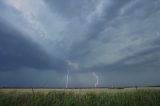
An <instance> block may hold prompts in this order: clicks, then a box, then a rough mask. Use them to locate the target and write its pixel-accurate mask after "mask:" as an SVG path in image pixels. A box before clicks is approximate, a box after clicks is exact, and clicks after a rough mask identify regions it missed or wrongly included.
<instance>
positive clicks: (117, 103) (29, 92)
mask: <svg viewBox="0 0 160 106" xmlns="http://www.w3.org/2000/svg"><path fill="white" fill-rule="evenodd" d="M0 106H160V89H159V88H156V87H153V88H145V87H144V88H138V89H136V88H124V89H107V88H101V89H0Z"/></svg>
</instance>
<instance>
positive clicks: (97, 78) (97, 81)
mask: <svg viewBox="0 0 160 106" xmlns="http://www.w3.org/2000/svg"><path fill="white" fill-rule="evenodd" d="M92 75H93V76H94V77H95V78H96V82H95V84H94V87H95V88H96V87H97V85H98V83H99V76H98V75H97V74H96V73H95V72H92Z"/></svg>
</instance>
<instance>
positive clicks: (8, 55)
mask: <svg viewBox="0 0 160 106" xmlns="http://www.w3.org/2000/svg"><path fill="white" fill-rule="evenodd" d="M159 5H160V0H153V1H150V0H141V1H139V0H121V1H119V0H88V1H87V0H80V1H78V0H67V1H65V0H34V1H33V0H23V1H22V0H1V1H0V13H1V14H0V72H1V73H2V74H0V76H1V75H3V76H6V78H7V77H9V76H7V75H8V74H7V73H19V74H17V75H18V76H21V75H22V74H20V72H23V71H24V70H25V72H26V71H27V70H28V71H27V72H26V73H28V75H31V74H34V73H39V74H40V75H39V76H38V75H37V76H36V78H37V79H40V78H41V77H42V76H41V75H42V74H41V73H43V74H44V75H45V73H46V76H49V73H52V74H53V79H55V81H53V82H55V83H54V84H53V85H52V84H51V83H50V82H51V81H52V80H49V79H47V78H46V77H45V78H44V80H46V79H47V81H46V83H47V82H48V83H49V86H63V85H64V86H65V84H64V83H65V79H66V73H67V70H68V69H69V70H70V71H71V75H70V78H69V81H70V86H92V85H93V86H94V82H95V81H94V80H95V78H94V77H93V76H92V73H93V72H94V73H96V74H97V75H99V79H100V81H99V86H111V85H112V84H113V83H114V81H115V82H116V81H117V80H118V84H117V85H119V86H123V85H132V84H135V85H136V84H139V85H147V84H148V85H156V84H159V83H158V81H160V78H158V76H157V74H158V73H159V69H160V67H159V64H160V43H159V42H160V21H159V18H160V7H159ZM31 70H33V71H31ZM19 71H20V72H19ZM133 73H134V74H133ZM144 73H146V75H144ZM117 74H119V75H120V76H119V77H118V76H117ZM124 76H132V77H127V78H126V80H127V81H124V80H125V79H123V77H124ZM146 76H148V78H149V79H148V80H147V77H146ZM15 77H16V75H15V74H13V76H12V78H10V79H9V80H12V79H14V78H15ZM116 77H117V79H116ZM6 78H5V77H3V78H0V84H1V85H3V84H4V81H5V80H6ZM108 78H113V79H108ZM134 78H136V79H139V81H136V80H134ZM32 79H33V80H34V81H35V78H32ZM56 79H61V81H60V83H58V82H57V83H56V81H57V80H56ZM36 81H37V80H36ZM36 81H35V82H36ZM8 82H9V81H8ZM22 82H25V81H22ZM22 82H19V83H22ZM42 82H43V81H42ZM124 82H125V83H124ZM6 83H7V80H6ZM10 85H14V84H11V83H10ZM16 85H18V83H17V84H16ZM20 85H22V84H20ZM23 85H25V84H23ZM34 85H35V86H39V85H40V82H39V81H37V84H34ZM28 86H29V84H28Z"/></svg>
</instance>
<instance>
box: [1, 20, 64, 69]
mask: <svg viewBox="0 0 160 106" xmlns="http://www.w3.org/2000/svg"><path fill="white" fill-rule="evenodd" d="M62 66H63V67H62ZM25 68H33V69H37V70H57V71H59V70H62V69H64V68H65V63H64V62H63V61H61V60H58V59H56V58H53V57H52V56H49V55H48V54H47V53H46V52H45V51H44V50H43V49H42V48H40V46H39V45H37V44H36V43H35V42H33V41H31V40H29V39H27V38H25V37H24V36H23V35H22V33H20V32H19V31H17V30H15V29H14V28H12V27H10V26H9V25H7V24H6V23H4V22H0V71H16V70H17V71H18V70H23V69H25Z"/></svg>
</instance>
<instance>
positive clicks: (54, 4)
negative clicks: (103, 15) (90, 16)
mask: <svg viewBox="0 0 160 106" xmlns="http://www.w3.org/2000/svg"><path fill="white" fill-rule="evenodd" d="M45 2H46V3H47V4H48V5H49V7H50V8H51V9H52V10H53V12H58V13H59V14H60V15H62V16H64V17H69V18H71V17H73V18H74V17H79V16H80V17H81V16H83V15H85V14H87V13H88V11H91V10H93V9H94V8H93V6H95V3H94V2H93V1H92V0H88V1H87V0H79V1H75V0H67V1H66V0H46V1H45ZM80 17H79V18H80Z"/></svg>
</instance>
